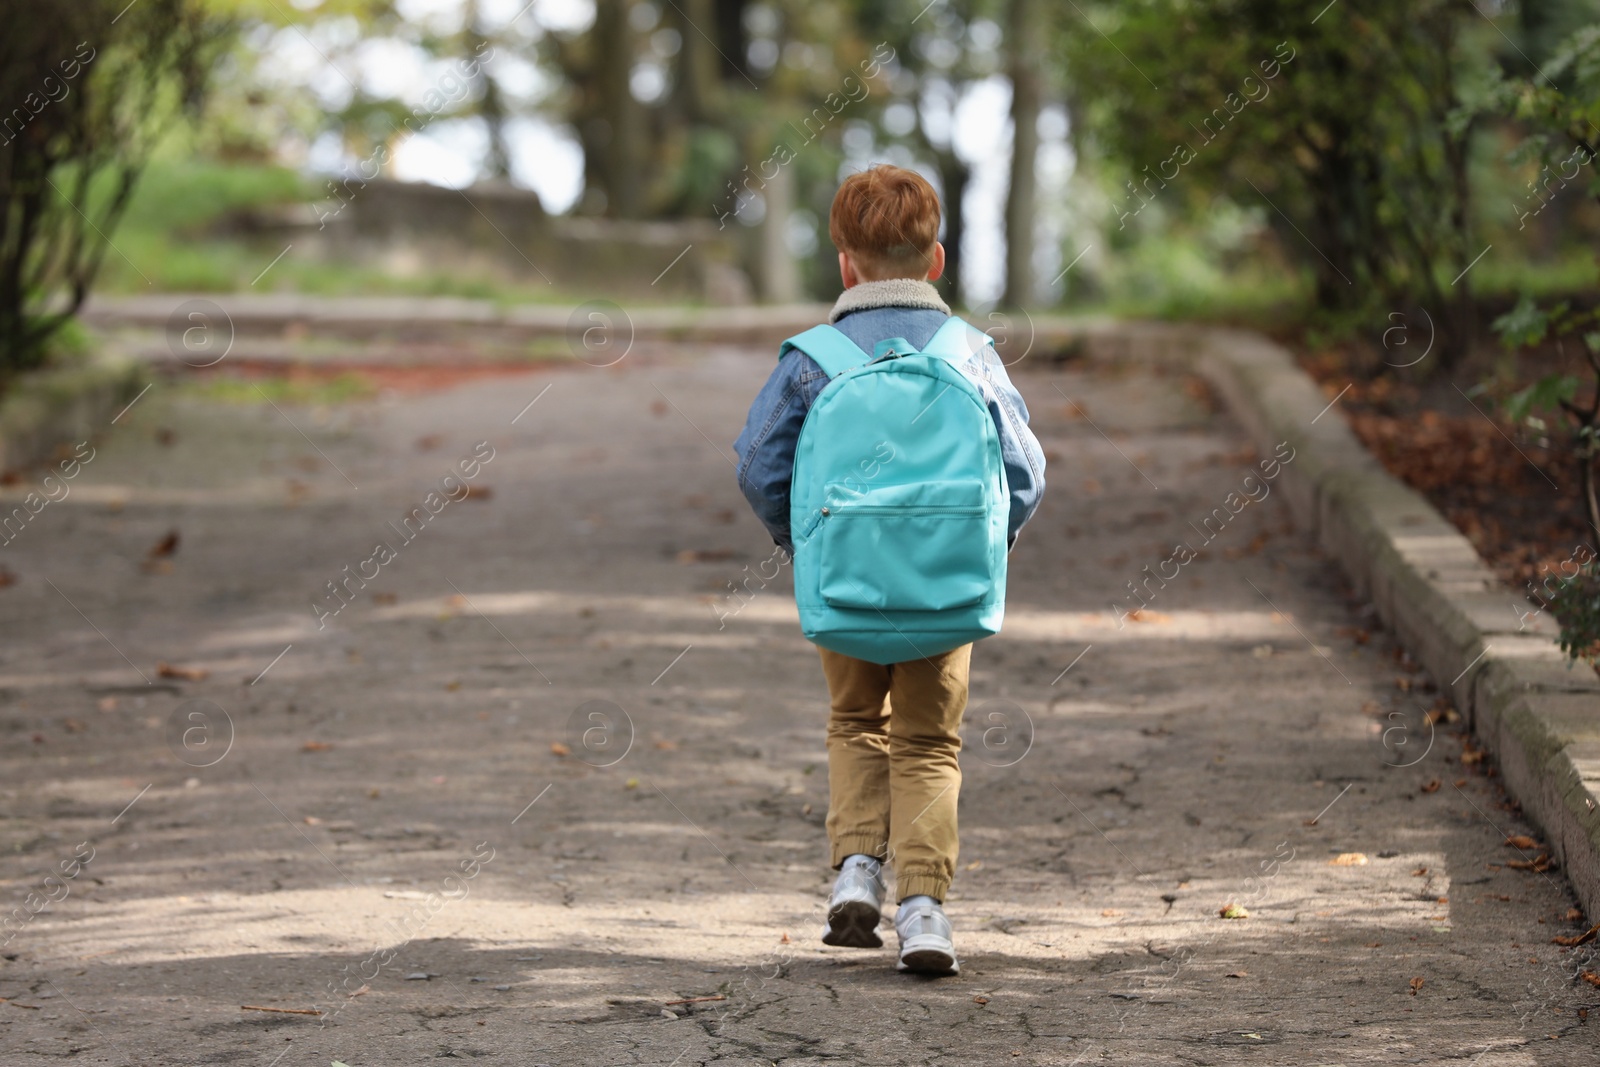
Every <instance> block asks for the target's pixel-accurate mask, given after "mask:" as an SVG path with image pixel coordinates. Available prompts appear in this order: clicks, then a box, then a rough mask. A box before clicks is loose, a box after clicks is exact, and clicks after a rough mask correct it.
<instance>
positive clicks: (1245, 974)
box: [1222, 971, 1250, 978]
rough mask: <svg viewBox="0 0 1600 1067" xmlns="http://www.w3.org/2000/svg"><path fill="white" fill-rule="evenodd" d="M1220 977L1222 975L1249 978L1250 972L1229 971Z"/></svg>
mask: <svg viewBox="0 0 1600 1067" xmlns="http://www.w3.org/2000/svg"><path fill="white" fill-rule="evenodd" d="M1222 977H1224V978H1249V977H1250V972H1249V971H1229V972H1228V973H1227V974H1225V975H1223V976H1222Z"/></svg>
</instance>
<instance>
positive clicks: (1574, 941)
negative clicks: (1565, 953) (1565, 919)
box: [1550, 909, 1600, 948]
mask: <svg viewBox="0 0 1600 1067" xmlns="http://www.w3.org/2000/svg"><path fill="white" fill-rule="evenodd" d="M1574 910H1576V909H1574ZM1597 931H1600V923H1596V924H1595V925H1594V926H1591V927H1589V929H1587V930H1585V931H1584V932H1583V933H1581V934H1578V935H1577V936H1576V937H1552V938H1551V939H1550V940H1551V941H1552V942H1553V943H1555V944H1557V945H1565V946H1566V947H1567V948H1571V947H1573V946H1574V945H1582V944H1586V943H1588V942H1590V941H1593V940H1594V936H1595V933H1596V932H1597Z"/></svg>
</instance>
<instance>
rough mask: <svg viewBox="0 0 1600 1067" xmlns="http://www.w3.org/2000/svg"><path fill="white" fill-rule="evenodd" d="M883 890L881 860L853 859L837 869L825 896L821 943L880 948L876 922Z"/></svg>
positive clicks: (880, 939) (881, 942) (846, 946)
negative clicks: (825, 917)
mask: <svg viewBox="0 0 1600 1067" xmlns="http://www.w3.org/2000/svg"><path fill="white" fill-rule="evenodd" d="M883 892H884V890H883V867H882V865H881V864H878V863H876V862H872V863H853V864H851V865H849V866H847V867H846V868H845V869H844V870H842V871H840V872H839V880H838V881H836V882H834V883H833V896H831V897H829V898H828V928H827V929H826V930H824V931H823V932H822V943H823V944H824V945H837V946H839V947H841V948H882V947H883V938H881V937H879V936H878V923H879V922H880V921H881V920H882V919H883Z"/></svg>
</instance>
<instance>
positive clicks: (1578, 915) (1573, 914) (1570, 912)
mask: <svg viewBox="0 0 1600 1067" xmlns="http://www.w3.org/2000/svg"><path fill="white" fill-rule="evenodd" d="M1582 918H1583V911H1582V909H1580V908H1568V909H1567V921H1568V922H1569V923H1575V922H1577V921H1579V920H1580V919H1582Z"/></svg>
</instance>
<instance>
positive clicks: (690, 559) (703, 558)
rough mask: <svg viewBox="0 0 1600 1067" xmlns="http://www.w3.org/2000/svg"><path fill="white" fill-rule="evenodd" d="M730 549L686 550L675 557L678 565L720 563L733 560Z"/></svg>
mask: <svg viewBox="0 0 1600 1067" xmlns="http://www.w3.org/2000/svg"><path fill="white" fill-rule="evenodd" d="M733 555H734V553H733V549H731V548H686V549H684V550H683V551H682V552H679V553H678V555H677V560H678V562H679V563H721V562H723V561H724V560H729V559H732V558H733Z"/></svg>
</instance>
